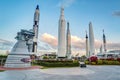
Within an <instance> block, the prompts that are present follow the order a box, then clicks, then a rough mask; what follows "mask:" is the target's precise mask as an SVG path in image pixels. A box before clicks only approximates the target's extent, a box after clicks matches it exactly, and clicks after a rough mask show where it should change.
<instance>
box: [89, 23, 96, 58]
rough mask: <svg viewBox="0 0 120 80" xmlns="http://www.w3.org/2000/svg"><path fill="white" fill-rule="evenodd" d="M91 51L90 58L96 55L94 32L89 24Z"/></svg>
mask: <svg viewBox="0 0 120 80" xmlns="http://www.w3.org/2000/svg"><path fill="white" fill-rule="evenodd" d="M89 50H90V56H92V55H94V54H95V44H94V32H93V28H92V23H91V22H90V23H89Z"/></svg>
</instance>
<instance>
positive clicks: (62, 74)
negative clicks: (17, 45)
mask: <svg viewBox="0 0 120 80" xmlns="http://www.w3.org/2000/svg"><path fill="white" fill-rule="evenodd" d="M0 80H120V66H87V68H80V67H74V68H49V69H30V70H7V71H4V72H0Z"/></svg>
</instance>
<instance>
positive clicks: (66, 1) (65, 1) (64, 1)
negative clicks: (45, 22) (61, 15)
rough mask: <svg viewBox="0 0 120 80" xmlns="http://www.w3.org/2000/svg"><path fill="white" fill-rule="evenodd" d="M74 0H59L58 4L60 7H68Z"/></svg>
mask: <svg viewBox="0 0 120 80" xmlns="http://www.w3.org/2000/svg"><path fill="white" fill-rule="evenodd" d="M75 1H76V0H60V2H59V3H58V6H59V7H61V6H63V7H69V6H71V5H72V4H73V3H74V2H75Z"/></svg>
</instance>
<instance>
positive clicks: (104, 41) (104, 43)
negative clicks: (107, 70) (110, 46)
mask: <svg viewBox="0 0 120 80" xmlns="http://www.w3.org/2000/svg"><path fill="white" fill-rule="evenodd" d="M103 46H104V52H106V51H107V49H106V37H105V34H104V30H103Z"/></svg>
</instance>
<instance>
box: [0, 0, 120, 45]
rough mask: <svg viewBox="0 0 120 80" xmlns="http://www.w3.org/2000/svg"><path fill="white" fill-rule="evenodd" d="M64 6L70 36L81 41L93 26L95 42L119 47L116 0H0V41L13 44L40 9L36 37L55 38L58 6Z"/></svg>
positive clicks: (119, 4) (118, 1) (119, 18)
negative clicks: (7, 41)
mask: <svg viewBox="0 0 120 80" xmlns="http://www.w3.org/2000/svg"><path fill="white" fill-rule="evenodd" d="M62 3H63V4H64V5H65V19H66V21H69V22H70V30H71V34H72V35H75V36H78V37H81V38H84V37H85V30H88V24H89V22H90V21H91V22H92V24H93V29H94V34H95V38H96V39H99V40H102V29H105V34H106V36H107V40H108V41H111V42H115V43H120V37H119V35H120V16H118V15H117V16H115V15H113V13H114V12H116V11H120V0H0V39H5V40H10V41H14V40H15V39H14V37H15V36H16V35H17V34H16V33H17V32H18V31H20V29H31V28H32V27H33V15H34V11H35V8H36V5H37V4H38V5H39V7H40V23H39V34H40V35H42V34H44V33H48V34H51V35H53V36H56V37H57V36H58V20H59V16H60V4H62Z"/></svg>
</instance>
